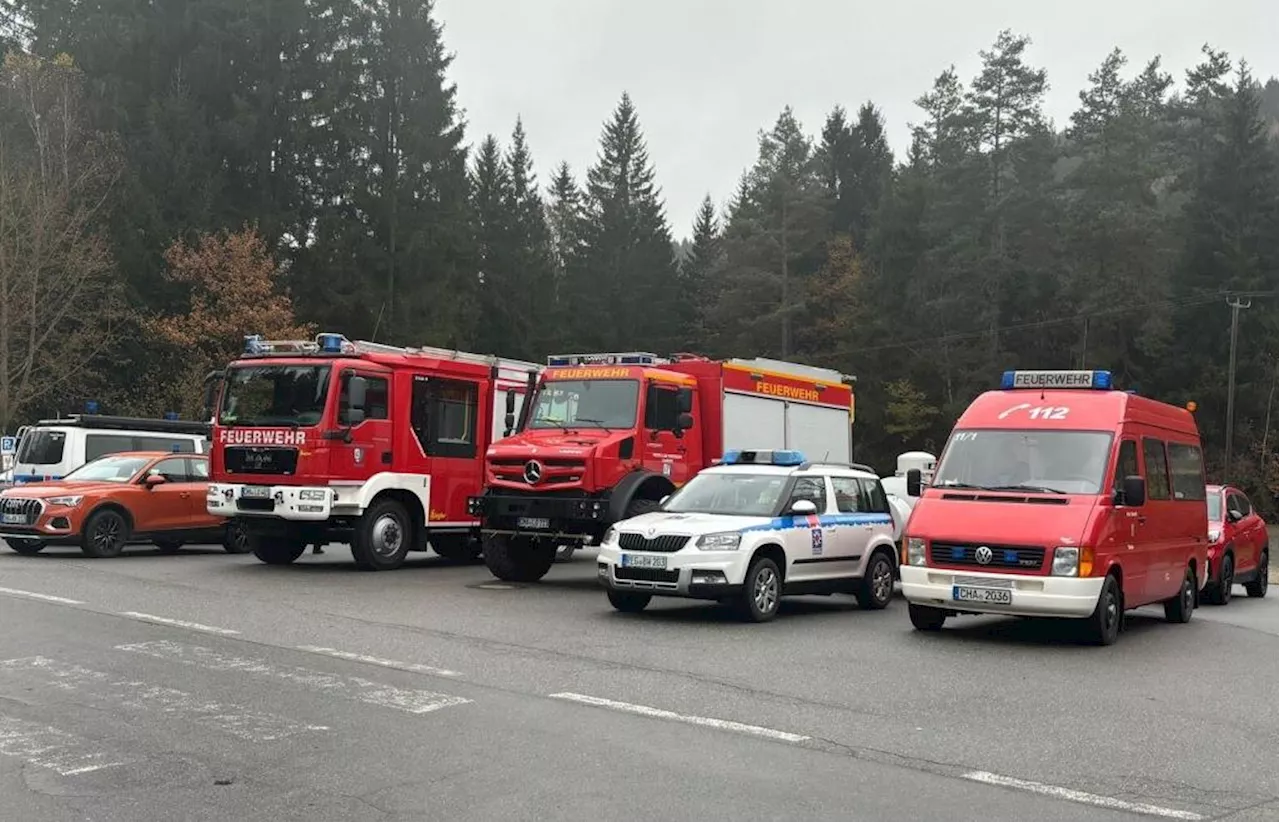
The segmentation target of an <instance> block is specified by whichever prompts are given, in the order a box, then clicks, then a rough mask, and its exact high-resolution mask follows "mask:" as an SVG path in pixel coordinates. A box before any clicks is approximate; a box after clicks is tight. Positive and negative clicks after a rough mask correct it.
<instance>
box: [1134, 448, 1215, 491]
mask: <svg viewBox="0 0 1280 822" xmlns="http://www.w3.org/2000/svg"><path fill="white" fill-rule="evenodd" d="M1142 459H1143V461H1144V462H1145V463H1146V464H1147V499H1169V465H1168V462H1167V461H1166V460H1165V456H1164V442H1163V441H1161V440H1155V439H1151V438H1150V437H1144V438H1143V440H1142ZM1202 493H1203V492H1202Z"/></svg>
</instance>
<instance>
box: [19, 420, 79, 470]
mask: <svg viewBox="0 0 1280 822" xmlns="http://www.w3.org/2000/svg"><path fill="white" fill-rule="evenodd" d="M66 441H67V434H66V432H65V431H49V430H47V429H40V428H33V429H31V430H30V431H28V432H27V433H26V435H25V436H23V438H22V444H21V445H20V446H18V458H17V462H19V463H21V464H25V465H56V464H58V463H60V462H62V449H63V446H64V445H65V444H66Z"/></svg>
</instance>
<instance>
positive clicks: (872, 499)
mask: <svg viewBox="0 0 1280 822" xmlns="http://www.w3.org/2000/svg"><path fill="white" fill-rule="evenodd" d="M858 482H859V483H861V484H862V492H863V493H864V494H865V495H866V498H867V510H868V511H870V512H871V513H873V514H887V513H889V498H888V497H887V496H885V493H884V486H882V485H881V484H880V480H873V479H865V478H864V479H860V480H858Z"/></svg>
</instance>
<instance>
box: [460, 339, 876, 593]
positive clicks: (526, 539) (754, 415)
mask: <svg viewBox="0 0 1280 822" xmlns="http://www.w3.org/2000/svg"><path fill="white" fill-rule="evenodd" d="M547 365H548V367H547V368H546V370H545V371H543V373H542V376H541V378H540V380H539V381H538V383H537V385H536V386H535V387H534V389H535V390H534V393H533V397H532V399H531V400H529V401H528V402H526V403H525V404H524V406H523V409H522V413H521V415H520V419H519V421H518V423H519V424H518V426H517V431H518V433H516V434H514V435H513V436H510V437H507V438H506V439H504V440H503V441H502V442H499V443H495V444H494V445H492V446H491V447H490V448H489V449H488V453H487V456H486V461H485V489H484V493H483V494H480V495H478V496H475V497H472V498H471V499H470V500H469V512H470V514H471V516H473V517H479V518H480V519H481V533H482V535H483V547H484V558H485V563H486V564H487V565H488V566H489V570H490V571H491V572H492V573H493V574H494V576H496V577H498V578H499V579H503V580H509V581H526V582H528V581H533V580H537V579H541V578H542V577H543V576H544V575H545V574H546V573H547V571H548V570H550V568H551V565H552V563H553V562H554V561H555V557H556V553H557V550H558V548H559V546H561V545H569V546H581V545H585V544H591V543H598V542H599V540H600V538H601V537H602V536H603V535H604V532H605V531H606V530H607V529H608V527H609V526H610V525H612V524H613V523H615V522H619V521H621V520H623V519H627V518H629V517H634V516H638V515H640V514H643V513H647V512H650V511H656V510H658V506H659V503H660V502H661V500H662V499H663V498H664V497H666V496H667V495H668V494H670V493H671V492H672V491H674V490H675V489H676V487H677V486H679V485H682V484H683V483H684V482H685V481H686V480H688V479H689V478H690V477H692V476H693V475H694V474H696V473H697V472H698V471H700V470H701V469H703V468H705V467H707V466H708V465H711V464H712V463H713V462H714V461H715V460H717V459H719V457H720V456H721V455H722V454H723V453H724V451H725V450H726V449H732V448H743V449H770V448H772V449H793V450H799V451H802V452H804V453H805V454H807V455H810V456H811V457H812V458H813V459H815V460H821V461H823V462H847V461H849V460H850V459H851V458H852V443H853V430H852V422H853V388H852V384H853V382H854V379H853V378H852V377H847V376H845V375H842V374H840V373H839V372H838V371H832V370H830V369H825V368H813V367H809V366H805V365H797V364H795V363H788V362H781V361H778V360H768V359H752V360H743V359H731V360H723V361H717V360H709V359H706V358H704V357H699V356H696V355H692V354H676V355H673V356H671V357H669V358H665V357H658V356H656V355H654V354H648V353H618V354H574V355H566V356H553V357H549V358H548V359H547Z"/></svg>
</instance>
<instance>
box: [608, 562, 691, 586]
mask: <svg viewBox="0 0 1280 822" xmlns="http://www.w3.org/2000/svg"><path fill="white" fill-rule="evenodd" d="M613 578H614V579H630V580H635V581H638V582H679V581H680V572H679V571H663V570H660V569H658V568H623V567H622V566H621V565H618V566H615V567H614V569H613Z"/></svg>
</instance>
